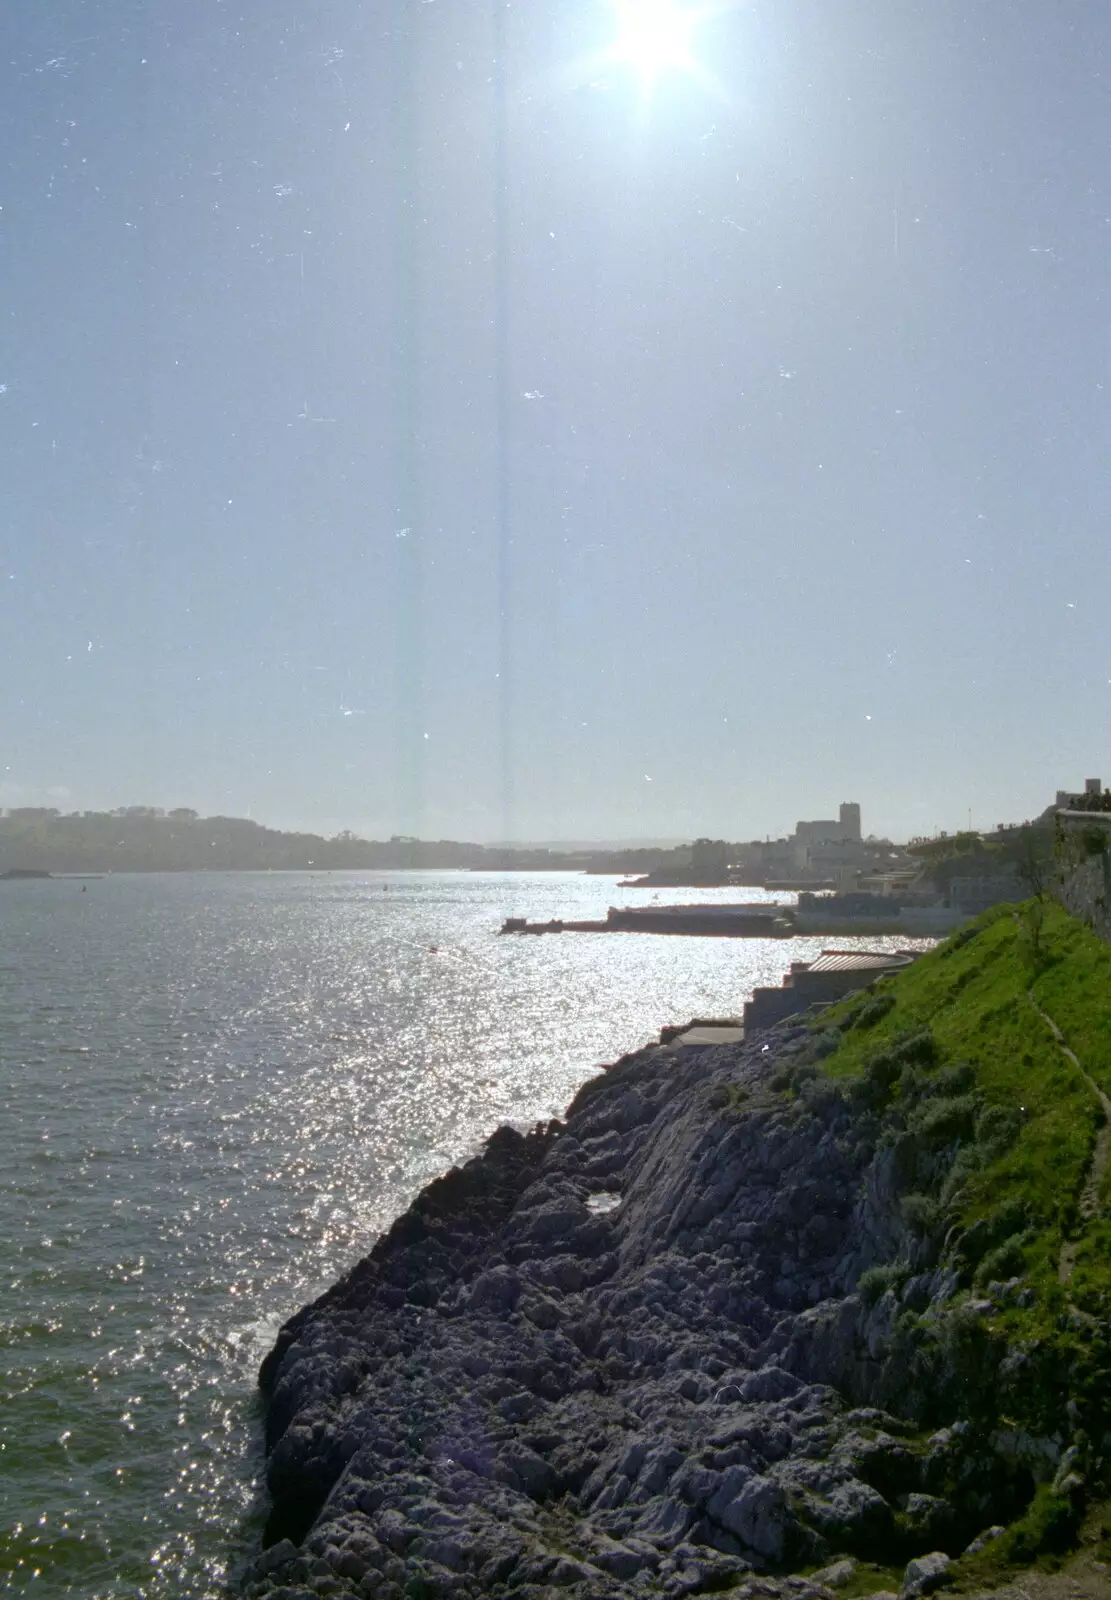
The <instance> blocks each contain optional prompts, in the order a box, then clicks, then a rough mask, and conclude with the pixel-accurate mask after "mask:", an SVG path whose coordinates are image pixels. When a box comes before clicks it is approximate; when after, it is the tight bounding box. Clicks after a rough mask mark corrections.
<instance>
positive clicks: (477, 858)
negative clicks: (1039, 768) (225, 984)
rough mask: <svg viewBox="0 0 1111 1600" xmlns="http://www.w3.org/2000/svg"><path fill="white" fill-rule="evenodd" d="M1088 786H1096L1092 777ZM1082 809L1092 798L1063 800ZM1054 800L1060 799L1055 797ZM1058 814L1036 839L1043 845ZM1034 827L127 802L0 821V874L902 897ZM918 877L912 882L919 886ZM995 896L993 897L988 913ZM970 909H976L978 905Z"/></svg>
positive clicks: (1000, 861) (963, 869)
mask: <svg viewBox="0 0 1111 1600" xmlns="http://www.w3.org/2000/svg"><path fill="white" fill-rule="evenodd" d="M1093 782H1094V780H1093ZM1065 800H1066V801H1069V802H1070V803H1072V804H1076V803H1078V802H1079V801H1084V802H1086V803H1087V805H1088V806H1089V808H1090V807H1091V806H1092V805H1093V803H1094V802H1093V800H1092V798H1091V796H1090V795H1088V794H1087V793H1086V794H1085V795H1084V796H1081V797H1074V796H1065ZM1058 803H1059V804H1061V803H1062V799H1061V796H1058ZM1052 814H1053V813H1052V810H1050V811H1048V812H1047V813H1046V815H1045V816H1043V817H1042V818H1039V819H1038V822H1037V823H1036V824H1035V825H1034V827H1035V830H1036V831H1037V832H1038V833H1039V834H1040V833H1043V832H1044V833H1045V835H1046V838H1045V840H1044V841H1039V842H1040V846H1041V849H1042V850H1043V851H1044V849H1045V846H1046V845H1047V844H1048V842H1049V834H1050V831H1051V823H1050V822H1049V817H1051V816H1052ZM1028 832H1029V830H1028V828H1026V827H1024V828H1022V829H1019V828H1016V827H1006V828H1004V827H1002V826H1001V827H999V828H997V829H996V830H995V831H994V832H993V833H991V834H973V833H971V832H969V833H968V834H957V835H953V836H951V837H950V836H948V835H945V834H942V835H940V836H939V837H936V838H934V839H915V840H911V841H910V842H909V844H907V845H900V844H896V843H893V842H892V841H891V840H888V839H879V838H875V837H862V835H861V822H860V807H859V806H858V805H857V804H855V803H851V804H846V805H843V806H842V807H841V808H840V814H839V816H838V818H837V820H836V821H833V820H830V821H828V822H823V821H819V822H800V823H799V824H798V825H797V826H796V828H795V830H794V832H793V833H792V834H791V835H789V836H788V837H785V838H781V839H775V840H772V839H765V840H751V841H748V842H744V843H730V842H728V841H726V840H723V839H706V838H700V839H696V840H694V841H693V843H690V844H681V845H675V846H670V845H666V844H665V845H647V846H632V847H622V846H618V847H605V846H596V847H590V846H578V845H573V846H569V847H565V848H560V847H557V846H550V845H485V844H475V843H471V842H467V841H463V840H455V839H435V840H428V839H419V838H414V837H411V836H409V835H404V834H394V835H393V836H392V837H391V838H389V839H384V840H380V839H364V838H361V837H359V835H357V834H355V833H353V832H351V831H350V830H349V829H344V830H343V831H342V832H340V833H336V834H334V835H333V836H332V837H330V838H325V837H324V836H323V835H321V834H316V833H303V832H286V831H283V830H281V829H278V828H269V827H266V826H265V825H264V824H262V823H259V822H255V821H253V820H251V819H250V818H245V817H228V816H213V817H204V816H201V815H200V814H199V813H198V812H197V811H195V810H193V809H192V808H190V807H187V806H179V807H176V808H174V809H170V810H164V809H162V808H161V807H157V806H144V805H135V806H121V807H119V808H118V809H116V810H113V811H80V812H77V811H73V812H61V811H59V810H57V809H55V808H53V807H46V806H21V807H13V808H11V809H10V810H8V811H6V812H0V876H7V877H27V876H31V875H44V874H45V875H52V874H73V873H106V872H198V871H220V872H266V871H274V872H278V871H286V872H290V871H294V872H329V871H333V872H334V871H344V870H346V871H351V870H387V871H405V870H411V869H414V868H417V869H420V868H423V869H430V870H440V871H443V870H445V869H455V870H461V871H472V872H583V873H595V874H613V875H617V876H621V877H624V878H626V879H630V880H634V881H636V882H637V883H639V884H640V885H642V886H644V887H646V888H647V887H656V886H660V887H663V886H668V887H672V886H680V885H690V886H692V887H709V886H713V885H738V886H740V885H746V884H747V885H753V886H762V887H766V888H772V889H799V890H802V889H811V890H817V891H821V890H830V889H836V890H839V891H841V892H842V893H844V892H846V891H861V890H863V891H870V892H872V893H877V892H878V893H884V894H893V893H894V894H906V893H907V892H908V890H909V889H910V886H911V885H912V884H916V886H921V881H922V877H923V873H924V871H925V874H926V875H929V876H932V877H934V878H935V880H936V884H935V887H942V886H944V888H945V889H946V890H948V888H949V887H950V885H949V884H948V882H947V881H946V882H945V883H944V885H942V880H943V879H945V880H947V879H948V878H949V877H952V876H956V877H958V878H961V879H965V878H969V879H971V878H976V879H981V878H984V877H988V876H991V877H994V876H995V875H996V874H997V873H999V872H1014V871H1015V870H1016V868H1017V867H1018V866H1019V864H1020V858H1021V856H1022V854H1023V852H1024V850H1025V848H1026V843H1025V841H1026V837H1027V835H1028ZM916 880H917V883H916ZM997 898H998V896H997V895H993V896H990V897H989V898H988V899H987V901H986V903H988V904H991V903H994V901H995V900H996V899H997ZM969 909H977V910H978V909H981V907H980V906H979V905H977V906H975V907H971V906H970V908H969Z"/></svg>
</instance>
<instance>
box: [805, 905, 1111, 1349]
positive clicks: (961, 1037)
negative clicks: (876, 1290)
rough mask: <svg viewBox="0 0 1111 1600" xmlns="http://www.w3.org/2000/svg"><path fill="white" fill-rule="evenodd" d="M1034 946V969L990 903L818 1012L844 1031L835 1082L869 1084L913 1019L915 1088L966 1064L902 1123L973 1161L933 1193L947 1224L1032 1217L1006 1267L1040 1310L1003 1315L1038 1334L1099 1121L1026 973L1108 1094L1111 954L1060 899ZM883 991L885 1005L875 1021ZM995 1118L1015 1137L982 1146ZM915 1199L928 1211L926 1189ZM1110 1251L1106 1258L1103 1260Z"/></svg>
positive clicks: (1060, 1299)
mask: <svg viewBox="0 0 1111 1600" xmlns="http://www.w3.org/2000/svg"><path fill="white" fill-rule="evenodd" d="M1043 944H1044V950H1045V958H1046V961H1047V964H1046V966H1045V967H1044V968H1043V970H1042V971H1041V973H1040V974H1037V975H1035V973H1034V972H1033V971H1032V969H1031V966H1030V962H1029V956H1028V951H1027V949H1026V947H1025V943H1024V940H1023V938H1022V933H1021V927H1020V924H1019V923H1018V921H1017V920H1016V918H1015V917H1014V916H1013V915H1012V914H1011V913H1010V911H1009V910H1007V911H1002V912H998V911H997V912H989V913H988V914H987V915H986V916H985V917H983V918H981V919H980V921H979V922H978V923H976V924H974V925H973V926H972V928H971V929H969V930H962V933H961V934H960V935H958V936H957V937H955V938H954V939H951V940H949V941H948V942H947V943H946V944H944V945H941V946H939V947H938V949H936V950H933V951H931V952H929V953H928V954H927V955H925V956H922V957H921V958H920V959H919V960H918V961H916V962H915V964H914V966H913V967H911V968H909V969H908V970H907V971H906V972H903V973H899V974H897V975H895V976H893V977H891V978H888V979H885V980H883V981H881V982H880V983H877V984H876V985H875V986H874V991H873V994H872V995H871V996H870V997H869V998H868V999H867V1000H866V1001H864V1002H863V1003H862V1002H861V1001H860V1000H859V999H857V1000H855V1001H853V1000H850V1001H843V1002H842V1003H841V1004H840V1005H838V1006H836V1007H833V1008H831V1010H830V1011H828V1012H826V1013H825V1014H824V1015H823V1017H822V1028H823V1030H825V1029H828V1028H829V1027H830V1025H831V1024H832V1025H834V1026H838V1027H840V1028H841V1029H843V1030H844V1031H843V1033H842V1040H841V1043H840V1046H839V1048H838V1049H837V1051H836V1052H835V1053H834V1054H833V1055H831V1056H828V1057H827V1058H826V1059H825V1061H824V1062H823V1068H824V1070H825V1071H826V1072H828V1073H830V1074H831V1075H832V1076H834V1077H835V1078H845V1079H852V1078H857V1079H859V1080H860V1081H861V1082H862V1083H865V1082H867V1081H868V1077H869V1074H870V1073H871V1074H874V1073H875V1070H876V1063H877V1060H879V1062H880V1065H881V1070H882V1063H883V1058H884V1056H885V1053H890V1052H892V1051H895V1052H896V1053H897V1052H898V1047H899V1042H900V1040H903V1039H905V1038H906V1036H907V1035H909V1034H911V1033H913V1032H915V1031H916V1030H922V1029H928V1030H929V1034H930V1036H931V1037H932V1039H933V1041H934V1044H935V1046H936V1057H937V1063H938V1064H937V1065H935V1066H934V1067H932V1068H927V1069H926V1071H925V1074H924V1075H923V1074H922V1073H920V1074H919V1078H918V1082H919V1084H920V1085H921V1084H922V1083H924V1082H928V1080H929V1077H930V1076H931V1074H932V1075H933V1077H934V1078H935V1079H936V1078H937V1077H938V1075H939V1074H942V1073H947V1074H948V1075H949V1076H950V1078H953V1071H954V1068H955V1067H956V1066H957V1065H958V1064H966V1065H967V1068H968V1069H970V1070H969V1071H967V1072H966V1073H965V1075H964V1076H963V1078H960V1077H958V1078H957V1079H956V1080H955V1081H953V1082H952V1084H951V1085H947V1086H946V1088H947V1089H948V1090H949V1092H948V1093H944V1094H942V1095H940V1096H937V1097H935V1098H931V1099H927V1100H926V1101H925V1102H924V1103H923V1104H922V1105H921V1106H919V1107H917V1108H915V1109H914V1110H911V1109H910V1107H909V1106H908V1107H907V1108H906V1111H905V1121H906V1123H907V1126H908V1128H909V1129H910V1131H911V1132H912V1133H913V1132H915V1131H917V1132H919V1133H920V1134H921V1135H922V1136H924V1137H926V1138H930V1137H933V1138H934V1139H935V1140H944V1139H945V1138H946V1136H947V1135H950V1136H951V1137H952V1140H953V1142H954V1143H955V1144H956V1145H957V1147H958V1168H961V1161H960V1153H961V1150H962V1149H963V1151H964V1155H965V1159H966V1160H967V1161H968V1162H969V1166H968V1169H967V1170H963V1169H962V1170H958V1171H957V1172H956V1173H955V1174H954V1175H953V1176H952V1177H951V1178H950V1182H949V1192H945V1190H944V1189H943V1193H942V1201H943V1205H942V1211H943V1219H944V1222H945V1225H946V1228H947V1229H951V1228H954V1227H955V1228H957V1229H958V1230H959V1231H961V1232H963V1233H966V1234H968V1233H971V1234H972V1235H973V1240H974V1241H975V1239H976V1237H977V1234H976V1231H975V1230H976V1229H977V1225H978V1224H979V1225H980V1228H979V1234H980V1235H981V1236H986V1237H988V1238H989V1239H990V1238H991V1227H990V1223H991V1219H992V1218H993V1217H997V1216H998V1215H999V1213H1000V1212H1005V1211H1006V1208H1007V1207H1008V1206H1010V1207H1012V1208H1013V1207H1014V1206H1015V1205H1016V1204H1020V1205H1021V1206H1023V1207H1024V1208H1025V1210H1026V1212H1027V1213H1028V1218H1029V1226H1028V1228H1027V1229H1026V1230H1025V1234H1024V1236H1023V1237H1022V1242H1021V1244H1016V1243H1015V1242H1014V1240H1015V1235H1016V1234H1020V1233H1023V1230H1020V1229H1012V1230H1011V1231H1010V1235H1009V1237H1010V1241H1011V1242H1010V1248H1009V1251H1008V1252H1007V1254H1008V1255H1009V1258H1010V1262H1011V1265H1012V1267H1014V1266H1015V1264H1016V1252H1017V1255H1018V1256H1020V1257H1021V1261H1020V1262H1019V1263H1018V1270H1020V1271H1021V1272H1022V1273H1023V1275H1024V1276H1025V1278H1026V1279H1027V1281H1028V1283H1029V1284H1030V1286H1031V1287H1032V1288H1034V1289H1035V1291H1036V1293H1037V1300H1038V1307H1039V1313H1038V1315H1037V1316H1036V1317H1031V1315H1030V1313H1029V1311H1027V1312H1025V1313H1023V1314H1021V1315H1017V1314H1014V1313H1007V1314H1006V1316H1007V1317H1010V1319H1011V1320H1012V1321H1015V1320H1017V1321H1019V1322H1022V1323H1024V1324H1026V1325H1027V1327H1028V1331H1029V1332H1030V1333H1031V1334H1033V1333H1034V1332H1035V1331H1036V1329H1035V1326H1034V1324H1039V1325H1041V1326H1040V1331H1041V1332H1043V1333H1044V1332H1047V1331H1048V1328H1049V1325H1050V1324H1052V1322H1053V1321H1054V1320H1055V1318H1056V1317H1057V1316H1058V1315H1059V1314H1060V1312H1061V1311H1062V1310H1063V1308H1064V1304H1065V1296H1064V1294H1063V1291H1062V1290H1061V1288H1060V1286H1059V1284H1058V1283H1057V1262H1058V1257H1059V1254H1060V1250H1061V1245H1062V1243H1063V1241H1064V1239H1065V1237H1066V1236H1068V1235H1069V1234H1070V1233H1071V1232H1072V1231H1073V1230H1074V1229H1075V1226H1076V1223H1077V1210H1076V1202H1077V1198H1078V1196H1079V1193H1080V1190H1081V1187H1082V1185H1083V1181H1084V1176H1085V1173H1086V1171H1087V1168H1088V1163H1089V1160H1090V1158H1091V1154H1092V1150H1093V1147H1094V1142H1095V1138H1096V1133H1097V1131H1098V1128H1099V1125H1100V1121H1101V1113H1100V1110H1099V1107H1098V1104H1097V1102H1096V1100H1095V1098H1094V1096H1093V1095H1092V1092H1091V1090H1090V1089H1089V1088H1088V1086H1087V1084H1086V1083H1085V1082H1084V1080H1083V1078H1082V1077H1081V1075H1080V1074H1079V1073H1078V1072H1077V1071H1076V1070H1075V1068H1073V1067H1072V1066H1071V1064H1070V1063H1069V1062H1068V1060H1067V1059H1066V1057H1065V1056H1064V1055H1063V1054H1062V1052H1061V1051H1060V1050H1059V1049H1058V1047H1057V1045H1056V1043H1055V1041H1054V1040H1053V1037H1052V1035H1051V1033H1050V1031H1049V1029H1048V1027H1047V1026H1046V1024H1045V1023H1044V1022H1043V1020H1042V1018H1041V1017H1040V1016H1039V1015H1038V1011H1037V1008H1036V1006H1035V1005H1034V1004H1033V1003H1032V1002H1031V1000H1030V998H1029V996H1028V990H1029V989H1030V986H1031V981H1032V980H1034V992H1035V997H1036V999H1037V1001H1038V1004H1039V1005H1041V1006H1042V1007H1043V1008H1044V1009H1045V1010H1046V1011H1048V1012H1049V1013H1050V1015H1052V1016H1053V1017H1054V1018H1055V1019H1056V1021H1057V1022H1058V1025H1059V1026H1060V1027H1061V1030H1062V1032H1063V1033H1064V1035H1065V1038H1066V1040H1067V1041H1068V1042H1069V1043H1070V1044H1071V1045H1072V1047H1073V1048H1074V1049H1075V1050H1076V1052H1077V1055H1078V1056H1079V1057H1080V1058H1081V1060H1082V1061H1083V1062H1084V1064H1085V1066H1086V1068H1087V1070H1088V1071H1089V1072H1090V1073H1091V1074H1092V1076H1093V1078H1095V1079H1096V1080H1097V1081H1101V1082H1102V1081H1104V1079H1106V1082H1107V1085H1108V1088H1109V1090H1111V950H1109V949H1108V948H1107V947H1106V946H1104V945H1102V944H1101V943H1100V942H1099V941H1098V940H1097V939H1096V938H1095V937H1094V935H1092V934H1091V933H1089V932H1088V931H1087V929H1085V928H1084V927H1083V926H1082V924H1080V923H1078V922H1076V921H1075V920H1074V919H1073V918H1071V917H1069V916H1068V915H1067V914H1066V913H1065V912H1064V911H1062V910H1060V909H1059V908H1058V907H1057V906H1056V905H1050V906H1048V907H1047V909H1046V916H1045V924H1044V931H1043ZM881 999H882V1000H883V1001H884V1002H885V1005H886V1004H887V1003H888V1002H894V1003H893V1004H890V1009H886V1010H885V1011H883V1014H881V1015H880V1016H879V1018H878V1020H876V1021H872V1020H871V1018H872V1017H873V1016H875V1014H876V1012H877V1011H880V1010H881V1008H880V1007H878V1006H877V1005H876V1001H877V1000H881ZM861 1022H864V1023H865V1026H863V1027H862V1026H861V1025H860V1024H861ZM869 1023H870V1024H871V1025H867V1024H869ZM1101 1040H1103V1041H1106V1043H1105V1045H1104V1046H1103V1047H1102V1048H1101V1047H1100V1044H1099V1041H1101ZM1097 1057H1098V1059H1097ZM1097 1069H1098V1070H1097ZM887 1070H888V1072H890V1070H891V1069H890V1068H888V1069H887ZM909 1078H910V1075H909V1074H908V1073H907V1072H906V1070H905V1069H904V1070H903V1072H902V1074H901V1075H900V1076H898V1077H897V1080H896V1081H894V1082H893V1084H892V1087H891V1092H890V1102H889V1103H890V1105H891V1106H892V1108H893V1109H894V1110H895V1111H896V1112H897V1111H898V1110H899V1102H900V1100H901V1099H902V1098H904V1096H906V1093H907V1087H908V1079H909ZM910 1086H911V1087H912V1088H913V1080H912V1079H911V1080H910ZM938 1087H941V1085H938ZM970 1095H971V1099H970ZM977 1103H978V1104H979V1106H980V1110H979V1114H978V1115H979V1124H980V1126H981V1128H982V1130H983V1131H984V1133H985V1134H986V1135H988V1136H989V1137H988V1138H987V1140H986V1145H985V1146H982V1147H981V1149H980V1151H979V1152H976V1164H975V1165H972V1164H971V1160H972V1156H973V1152H974V1150H975V1137H976V1136H975V1134H974V1132H973V1131H972V1129H971V1128H970V1127H969V1126H968V1124H969V1121H970V1118H972V1117H974V1116H975V1115H976V1112H975V1105H976V1104H977ZM985 1113H986V1115H985ZM962 1118H963V1123H964V1126H963V1129H962ZM993 1123H994V1124H995V1125H996V1127H997V1129H998V1131H999V1133H1000V1136H1001V1142H1003V1141H1005V1140H1006V1138H1007V1135H1008V1133H1011V1134H1013V1135H1015V1136H1014V1137H1013V1142H1012V1143H1010V1145H1009V1148H1001V1149H999V1150H998V1152H997V1153H995V1154H994V1155H991V1154H990V1151H991V1140H990V1134H991V1131H992V1126H993ZM962 1133H963V1138H962ZM934 1203H935V1204H939V1203H942V1202H939V1201H935V1202H934ZM919 1204H920V1206H921V1207H922V1208H923V1209H925V1197H923V1201H922V1202H919ZM1091 1229H1092V1231H1093V1243H1095V1238H1096V1236H1097V1235H1098V1236H1099V1239H1100V1241H1102V1239H1103V1235H1104V1231H1105V1225H1102V1224H1100V1223H1098V1222H1096V1223H1093V1224H1092V1225H1091ZM1004 1233H1005V1236H1004V1237H1001V1238H999V1239H998V1240H997V1241H992V1246H991V1247H992V1248H993V1249H1001V1248H1003V1246H1004V1245H1005V1244H1006V1243H1007V1237H1006V1230H1004ZM1081 1254H1082V1260H1083V1261H1084V1269H1085V1272H1088V1271H1089V1270H1091V1269H1092V1268H1093V1266H1094V1263H1093V1262H1090V1261H1089V1260H1088V1255H1089V1254H1090V1255H1092V1256H1095V1255H1098V1254H1099V1251H1098V1249H1096V1250H1093V1251H1092V1252H1088V1253H1085V1252H1084V1251H1083V1250H1082V1253H1081ZM1106 1259H1107V1261H1108V1264H1109V1267H1111V1256H1107V1257H1106ZM1080 1271H1081V1264H1080V1262H1078V1266H1077V1273H1078V1274H1079V1273H1080ZM998 1275H999V1276H1013V1275H1015V1273H1014V1271H1003V1270H1001V1271H1000V1273H999V1274H998ZM1108 1287H1111V1272H1109V1274H1108Z"/></svg>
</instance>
